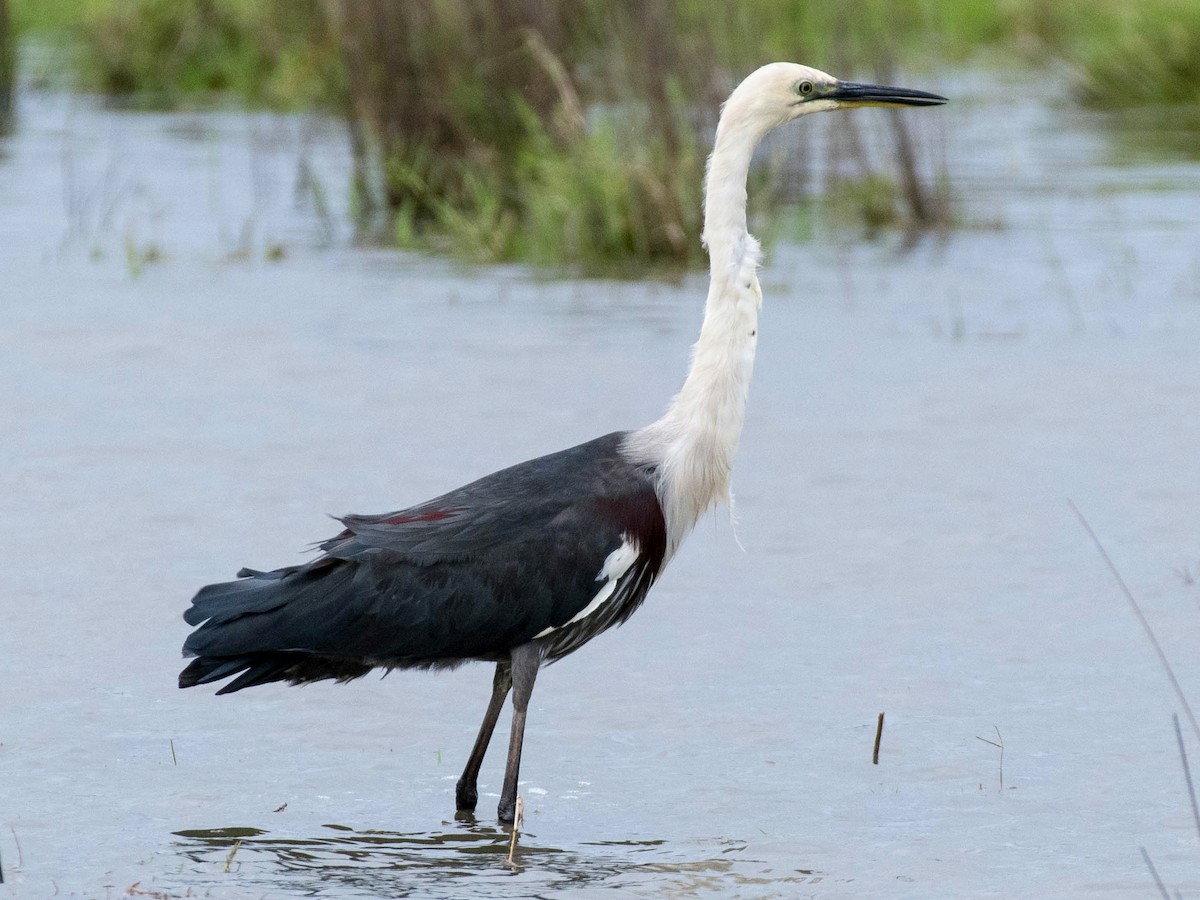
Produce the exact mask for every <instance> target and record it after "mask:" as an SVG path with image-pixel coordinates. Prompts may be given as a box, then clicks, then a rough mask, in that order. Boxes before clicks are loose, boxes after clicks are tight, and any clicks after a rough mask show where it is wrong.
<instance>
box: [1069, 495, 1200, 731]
mask: <svg viewBox="0 0 1200 900" xmlns="http://www.w3.org/2000/svg"><path fill="white" fill-rule="evenodd" d="M1067 503H1068V504H1070V506H1071V509H1072V510H1074V511H1075V515H1076V516H1078V518H1079V522H1080V524H1081V525H1083V529H1084V531H1086V532H1087V533H1088V537H1090V538H1091V539H1092V543H1093V544H1095V545H1096V549H1097V550H1099V551H1100V555H1101V556H1102V557H1103V558H1104V562H1105V563H1106V564H1107V565H1108V570H1109V571H1110V572H1112V575H1113V578H1115V579H1116V580H1117V584H1118V585H1119V586H1120V588H1121V593H1122V594H1124V595H1125V599H1126V600H1128V601H1129V606H1130V607H1131V608H1132V609H1133V614H1134V615H1135V616H1137V620H1138V621H1139V622H1141V624H1142V629H1143V630H1144V631H1145V632H1146V637H1148V638H1149V639H1150V644H1151V646H1153V647H1154V652H1155V653H1156V654H1157V655H1158V661H1159V662H1160V663H1162V667H1163V669H1164V670H1166V673H1167V678H1168V680H1170V682H1171V687H1173V688H1174V689H1175V696H1176V697H1178V698H1179V702H1180V704H1182V706H1183V711H1184V712H1185V713H1187V717H1188V721H1189V722H1190V723H1191V725H1192V731H1193V732H1195V734H1196V739H1197V740H1200V723H1197V721H1196V714H1195V713H1194V712H1192V705H1191V704H1190V703H1188V699H1187V697H1186V696H1185V695H1184V693H1183V688H1182V687H1180V686H1179V679H1178V678H1176V677H1175V670H1174V669H1172V668H1171V663H1170V661H1169V660H1168V659H1167V654H1166V653H1164V652H1163V648H1162V645H1161V644H1159V642H1158V638H1157V637H1155V635H1154V629H1152V628H1151V627H1150V622H1149V621H1148V620H1147V619H1146V616H1145V614H1144V613H1143V612H1142V607H1141V605H1140V604H1139V603H1138V602H1137V600H1135V599H1134V597H1133V593H1132V592H1131V591H1130V590H1129V586H1128V585H1126V584H1125V579H1124V578H1122V577H1121V573H1120V572H1118V571H1117V567H1116V565H1115V564H1114V563H1113V561H1112V557H1110V556H1109V555H1108V551H1107V550H1105V549H1104V545H1103V544H1102V543H1100V538H1098V537H1097V536H1096V532H1095V531H1093V530H1092V526H1091V525H1090V524H1088V520H1087V519H1085V518H1084V516H1083V513H1081V512H1080V511H1079V507H1078V506H1076V505H1075V502H1074V501H1073V500H1070V499H1068V500H1067Z"/></svg>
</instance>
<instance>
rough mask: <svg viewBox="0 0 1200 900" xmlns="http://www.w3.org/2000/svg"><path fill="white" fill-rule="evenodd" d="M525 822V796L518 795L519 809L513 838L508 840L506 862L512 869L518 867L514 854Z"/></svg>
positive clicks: (515, 816)
mask: <svg viewBox="0 0 1200 900" xmlns="http://www.w3.org/2000/svg"><path fill="white" fill-rule="evenodd" d="M524 824H525V798H524V797H520V796H518V797H517V809H516V812H515V813H514V814H513V828H512V838H511V840H509V842H508V859H506V860H505V861H504V864H505V865H506V866H508V867H509V868H510V869H512V868H516V863H514V862H513V854H514V853H516V852H517V837H518V836H519V835H520V834H521V826H522V825H524Z"/></svg>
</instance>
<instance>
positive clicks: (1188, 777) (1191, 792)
mask: <svg viewBox="0 0 1200 900" xmlns="http://www.w3.org/2000/svg"><path fill="white" fill-rule="evenodd" d="M1171 721H1172V722H1174V723H1175V740H1176V741H1178V742H1179V761H1180V763H1182V764H1183V778H1184V780H1185V781H1186V782H1187V789H1188V799H1189V800H1191V801H1192V818H1193V819H1195V821H1196V834H1197V835H1198V836H1200V807H1198V806H1197V805H1196V788H1195V785H1193V784H1192V770H1191V767H1190V766H1189V765H1188V758H1187V749H1186V748H1185V747H1184V746H1183V729H1181V728H1180V727H1179V715H1178V714H1177V713H1172V714H1171Z"/></svg>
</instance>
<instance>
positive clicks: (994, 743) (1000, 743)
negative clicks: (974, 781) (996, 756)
mask: <svg viewBox="0 0 1200 900" xmlns="http://www.w3.org/2000/svg"><path fill="white" fill-rule="evenodd" d="M992 727H993V728H995V729H996V740H994V741H992V740H988V739H987V738H985V737H980V736H979V735H975V740H977V741H983V742H984V743H985V744H991V745H992V746H993V747H995V748H996V749H998V750H999V751H1000V788H999V789H1000V790H1001V791H1003V790H1004V738H1003V736H1001V734H1000V727H999V726H998V725H993V726H992ZM997 742H998V743H997Z"/></svg>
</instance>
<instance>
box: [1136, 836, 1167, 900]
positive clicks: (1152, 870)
mask: <svg viewBox="0 0 1200 900" xmlns="http://www.w3.org/2000/svg"><path fill="white" fill-rule="evenodd" d="M1138 849H1139V850H1141V851H1142V859H1144V860H1145V861H1146V868H1147V869H1149V870H1150V874H1151V875H1153V876H1154V883H1155V884H1156V885H1158V892H1159V893H1160V894H1162V895H1163V900H1171V895H1170V894H1168V893H1167V886H1166V885H1165V884H1163V880H1162V879H1161V878H1159V877H1158V869H1156V868H1154V863H1152V862H1151V861H1150V854H1149V853H1147V852H1146V848H1145V847H1139V848H1138Z"/></svg>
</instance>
